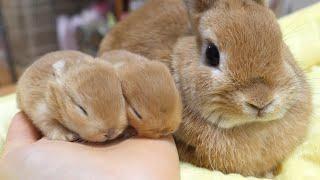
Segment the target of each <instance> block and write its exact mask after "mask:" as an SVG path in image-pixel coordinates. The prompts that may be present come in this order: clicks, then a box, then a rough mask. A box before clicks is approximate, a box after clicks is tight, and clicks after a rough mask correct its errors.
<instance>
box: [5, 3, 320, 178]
mask: <svg viewBox="0 0 320 180" xmlns="http://www.w3.org/2000/svg"><path fill="white" fill-rule="evenodd" d="M279 22H280V24H281V27H282V30H283V33H284V38H285V39H286V42H287V44H288V45H289V46H290V48H291V50H292V51H293V52H294V55H295V57H296V58H297V61H298V62H299V64H300V66H301V67H302V68H303V69H304V70H305V71H306V72H307V74H308V79H309V81H310V83H311V85H312V88H313V92H314V98H313V101H314V114H313V116H312V123H311V126H310V130H309V134H308V137H307V140H306V142H305V143H304V144H302V145H301V146H300V147H298V148H297V150H296V151H295V152H294V153H293V154H292V155H290V156H289V158H288V159H287V160H286V161H285V162H283V164H282V171H281V173H280V175H279V176H278V177H276V179H279V180H300V179H301V180H320V81H319V80H320V3H318V4H316V5H314V6H312V7H310V8H307V9H304V10H302V11H300V12H298V13H295V14H293V15H290V16H288V17H285V18H283V19H281V20H279ZM17 111H18V110H17V109H16V103H15V95H10V96H7V97H3V98H0V152H1V148H2V145H3V142H4V139H5V136H6V132H7V129H8V125H9V122H10V119H11V118H12V116H13V115H14V114H15V113H16V112H17ZM181 179H182V180H207V179H208V180H209V179H210V180H211V179H219V180H253V179H257V178H253V177H247V178H245V177H242V176H241V175H237V174H230V175H224V174H222V173H221V172H218V171H209V170H206V169H201V168H197V167H194V166H192V165H189V164H186V163H181Z"/></svg>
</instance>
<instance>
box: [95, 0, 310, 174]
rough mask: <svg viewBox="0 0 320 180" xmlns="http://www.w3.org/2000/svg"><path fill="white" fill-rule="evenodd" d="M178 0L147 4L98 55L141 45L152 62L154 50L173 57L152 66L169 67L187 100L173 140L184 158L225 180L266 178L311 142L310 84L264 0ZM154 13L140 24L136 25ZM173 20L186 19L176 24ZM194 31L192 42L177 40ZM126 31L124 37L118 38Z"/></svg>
mask: <svg viewBox="0 0 320 180" xmlns="http://www.w3.org/2000/svg"><path fill="white" fill-rule="evenodd" d="M178 1H180V0H176V1H175V2H176V3H170V4H165V3H159V2H158V1H157V0H152V1H148V2H147V5H145V6H144V7H142V8H141V9H140V10H138V11H136V12H135V13H133V15H132V17H130V16H129V17H128V18H127V19H126V20H124V21H123V22H121V23H120V24H119V26H118V27H117V26H116V27H114V29H113V30H112V31H111V33H110V34H108V35H106V37H105V38H104V41H103V42H102V43H101V49H100V53H103V51H104V49H109V50H112V49H116V48H119V49H127V50H129V51H132V50H133V49H135V45H139V50H138V51H139V53H140V54H141V55H146V56H147V57H148V55H149V52H146V51H148V49H149V48H154V47H156V48H157V49H158V50H160V49H162V48H163V49H165V50H166V53H171V54H170V55H168V56H169V59H167V60H163V59H161V58H159V57H153V59H155V60H160V61H161V62H164V63H166V65H167V66H169V67H170V69H171V73H172V75H173V76H174V79H175V82H176V85H177V87H178V89H179V91H180V94H181V97H182V104H183V108H184V109H183V115H182V123H181V125H180V127H179V129H178V131H177V132H176V133H175V134H174V137H175V140H176V144H177V148H178V153H179V157H180V159H181V160H182V161H186V162H189V163H192V164H194V165H196V166H200V167H204V168H208V169H214V170H219V171H222V172H224V173H227V174H228V173H239V174H242V175H244V176H257V177H261V176H264V175H265V174H266V173H267V172H270V171H271V170H272V169H275V168H276V167H277V166H278V165H279V163H281V162H282V161H283V160H284V159H285V158H286V157H287V156H289V155H290V153H292V152H293V151H294V149H295V148H296V147H297V146H298V145H300V144H301V143H302V142H303V140H304V138H305V136H306V132H307V130H308V125H309V117H310V115H311V114H312V103H311V100H312V94H311V91H310V87H309V85H308V83H307V81H306V77H305V75H304V73H303V71H302V70H301V69H300V68H299V67H298V65H297V63H296V62H295V59H294V57H293V55H292V54H291V52H290V50H289V48H288V47H287V45H286V44H285V43H284V41H283V36H282V33H281V30H280V27H279V25H278V23H277V19H276V17H275V15H274V14H273V13H272V12H271V11H270V10H269V9H268V8H267V7H266V6H265V3H264V1H262V0H181V1H183V2H184V5H183V4H181V3H178ZM153 5H157V6H155V7H153ZM160 5H161V7H159V6H160ZM172 6H179V7H172ZM180 6H182V7H185V9H183V8H181V7H180ZM166 7H169V9H178V11H180V12H172V11H170V10H168V11H166ZM148 12H152V13H151V14H150V15H149V16H147V15H145V16H144V18H141V19H140V23H139V21H137V19H135V18H134V17H143V13H146V14H148ZM170 13H172V14H170ZM158 14H159V16H160V17H162V15H163V14H166V16H163V18H159V17H158V16H157V15H158ZM186 14H188V15H187V16H186ZM151 15H154V16H151ZM181 16H186V17H181ZM172 18H173V19H180V18H181V19H183V20H181V21H176V22H175V23H178V24H174V23H170V22H171V19H172ZM184 18H189V23H186V22H185V20H184ZM159 20H161V21H162V22H158V21H159ZM125 21H132V22H125ZM130 24H135V26H130ZM164 24H165V25H164ZM190 25H191V32H192V33H191V35H188V34H187V33H182V34H180V37H179V36H177V35H176V32H177V31H178V32H181V31H180V30H181V29H187V28H188V27H189V26H190ZM143 27H144V28H143ZM176 27H180V28H181V29H176ZM138 30H139V31H138ZM122 31H125V32H124V34H125V35H126V36H124V37H125V38H119V35H120V34H122ZM164 31H165V32H164ZM115 32H116V33H115ZM138 32H139V34H138ZM156 32H158V33H159V34H160V35H158V34H156ZM165 35H167V36H165ZM150 37H154V38H153V40H152V41H154V42H157V43H160V44H157V45H154V44H152V41H150V39H149V38H150ZM157 38H158V39H157ZM155 39H157V40H155ZM162 42H164V45H163V46H162V44H161V43H162ZM166 42H174V44H170V45H169V46H168V45H167V44H166ZM105 45H106V46H108V47H105ZM168 47H173V48H172V49H170V48H168ZM133 51H134V50H133ZM152 55H154V56H156V54H152ZM166 56H167V55H166ZM150 59H151V58H150Z"/></svg>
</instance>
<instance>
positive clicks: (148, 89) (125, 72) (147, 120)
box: [101, 50, 182, 138]
mask: <svg viewBox="0 0 320 180" xmlns="http://www.w3.org/2000/svg"><path fill="white" fill-rule="evenodd" d="M101 59H104V60H106V61H107V62H109V63H111V64H113V66H114V67H115V69H116V70H117V73H118V77H119V79H120V81H121V85H122V91H123V95H124V97H125V99H126V102H127V104H128V106H127V107H128V108H127V115H128V120H129V124H130V125H131V126H132V127H133V128H135V130H136V131H137V133H138V135H139V136H141V137H148V138H159V137H162V136H167V135H169V134H173V133H174V132H175V131H176V130H177V129H178V127H179V125H180V122H181V114H182V104H181V98H180V94H179V91H178V89H177V87H176V85H175V82H174V80H173V78H172V76H171V74H170V72H169V70H168V68H167V67H166V66H165V65H164V64H162V63H160V62H157V61H149V60H148V59H147V58H145V57H143V56H140V55H137V54H134V53H130V52H128V51H124V50H114V51H110V52H107V53H105V54H104V55H103V56H102V57H101Z"/></svg>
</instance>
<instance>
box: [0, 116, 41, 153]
mask: <svg viewBox="0 0 320 180" xmlns="http://www.w3.org/2000/svg"><path fill="white" fill-rule="evenodd" d="M39 138H40V133H39V132H38V131H37V129H36V128H35V127H34V126H33V124H32V123H31V121H30V120H29V119H28V118H27V116H26V115H24V114H23V113H18V114H16V115H15V116H14V118H13V120H12V122H11V124H10V127H9V131H8V134H7V139H6V143H5V146H4V152H3V155H5V154H7V153H8V152H10V151H12V150H14V149H16V148H19V147H22V146H25V145H28V144H32V143H34V142H36V141H37V140H38V139H39Z"/></svg>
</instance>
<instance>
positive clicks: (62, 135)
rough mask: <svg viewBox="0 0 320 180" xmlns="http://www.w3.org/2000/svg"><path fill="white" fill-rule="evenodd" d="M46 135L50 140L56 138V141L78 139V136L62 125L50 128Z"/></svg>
mask: <svg viewBox="0 0 320 180" xmlns="http://www.w3.org/2000/svg"><path fill="white" fill-rule="evenodd" d="M47 137H48V138H49V139H51V140H58V141H75V140H77V139H79V136H78V135H77V134H75V133H73V132H70V131H68V130H67V129H65V128H63V127H57V128H54V129H52V130H51V132H49V133H48V134H47Z"/></svg>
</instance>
